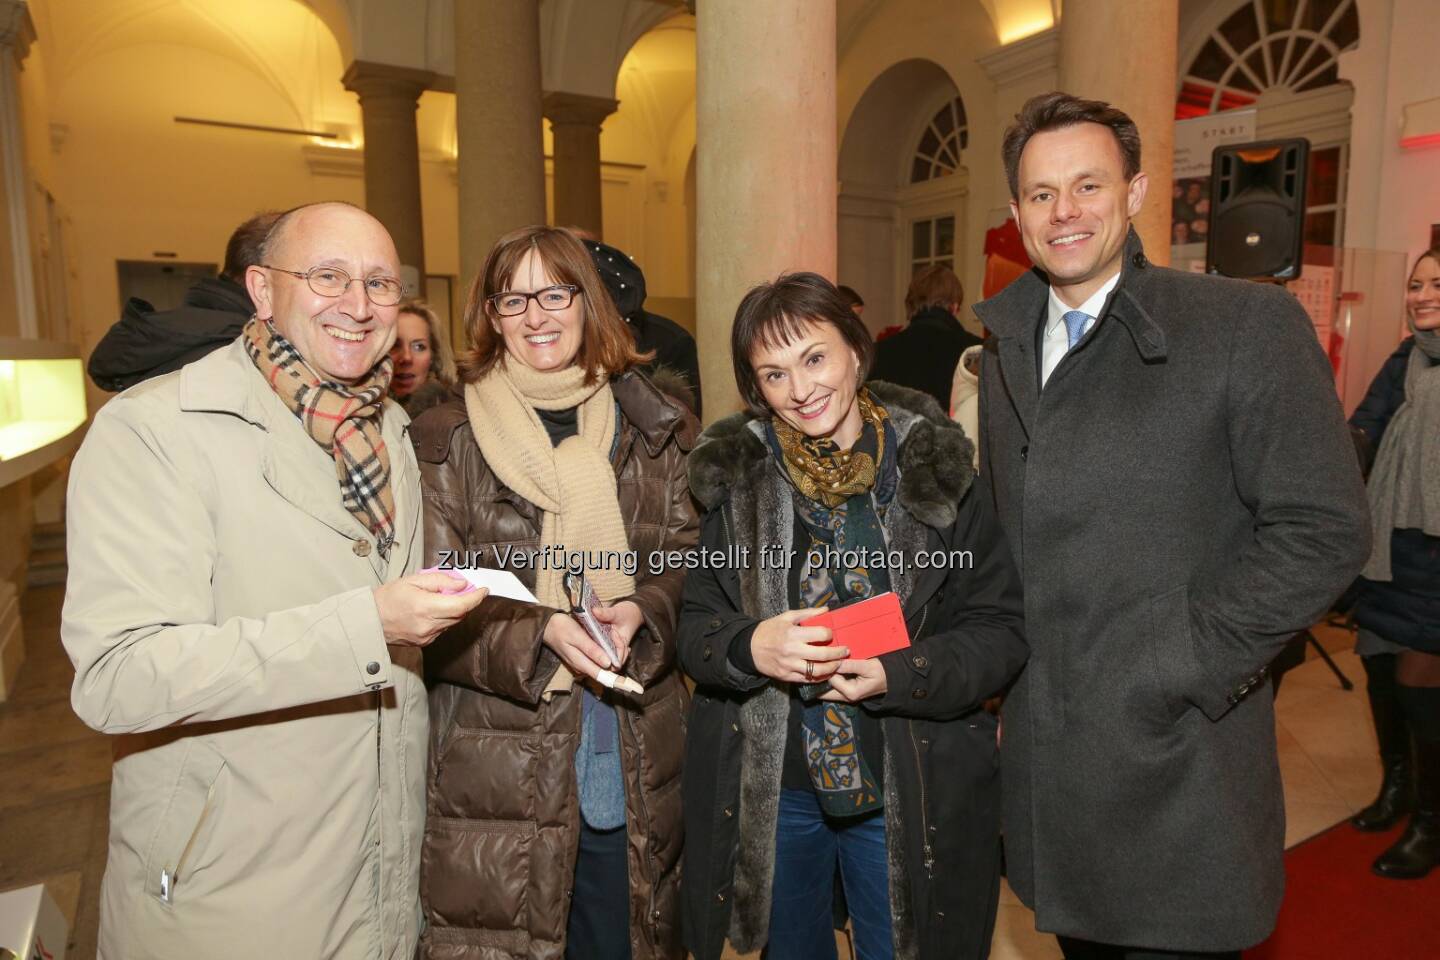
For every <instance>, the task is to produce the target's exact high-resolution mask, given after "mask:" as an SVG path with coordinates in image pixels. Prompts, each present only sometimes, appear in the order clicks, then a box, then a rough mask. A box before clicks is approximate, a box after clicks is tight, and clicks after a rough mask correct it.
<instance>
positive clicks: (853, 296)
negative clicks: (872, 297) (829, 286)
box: [835, 283, 865, 307]
mask: <svg viewBox="0 0 1440 960" xmlns="http://www.w3.org/2000/svg"><path fill="white" fill-rule="evenodd" d="M835 289H836V290H838V291H840V296H842V297H844V298H845V303H846V305H847V306H850V307H863V306H865V298H864V297H862V296H860V294H858V293H856V292H855V288H854V287H847V286H845V284H843V283H842V284H840V286H838V287H836V288H835Z"/></svg>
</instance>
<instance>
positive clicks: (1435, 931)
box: [1245, 823, 1440, 960]
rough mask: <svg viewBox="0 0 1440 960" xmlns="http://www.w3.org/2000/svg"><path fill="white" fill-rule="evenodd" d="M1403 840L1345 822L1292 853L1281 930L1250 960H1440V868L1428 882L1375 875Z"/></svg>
mask: <svg viewBox="0 0 1440 960" xmlns="http://www.w3.org/2000/svg"><path fill="white" fill-rule="evenodd" d="M1399 836H1400V828H1398V827H1397V828H1396V829H1395V830H1392V831H1391V832H1389V833H1385V834H1375V833H1361V832H1360V831H1358V830H1356V829H1354V828H1353V827H1351V826H1350V825H1349V824H1348V823H1341V824H1339V825H1337V826H1334V827H1331V828H1330V829H1329V830H1326V831H1325V832H1324V833H1321V834H1318V835H1316V836H1314V837H1311V838H1310V839H1309V840H1306V841H1305V842H1304V843H1301V844H1300V845H1299V846H1297V847H1295V848H1294V849H1292V850H1290V851H1288V852H1287V853H1286V854H1285V903H1284V905H1283V906H1281V908H1280V921H1279V924H1278V925H1277V926H1276V928H1275V933H1274V934H1273V935H1271V937H1270V939H1269V940H1266V941H1265V942H1264V943H1262V944H1260V945H1259V946H1258V947H1256V948H1255V949H1253V950H1247V951H1246V952H1245V960H1370V958H1376V960H1436V958H1440V869H1437V870H1434V871H1432V872H1431V873H1430V875H1429V876H1428V877H1426V878H1425V879H1424V880H1382V879H1381V878H1379V877H1377V876H1375V875H1374V874H1373V873H1371V872H1370V863H1371V861H1372V860H1374V859H1375V858H1376V857H1377V856H1379V854H1380V852H1381V851H1382V850H1384V849H1385V848H1386V847H1388V846H1389V845H1390V844H1391V843H1393V842H1394V841H1395V840H1396V838H1398V837H1399Z"/></svg>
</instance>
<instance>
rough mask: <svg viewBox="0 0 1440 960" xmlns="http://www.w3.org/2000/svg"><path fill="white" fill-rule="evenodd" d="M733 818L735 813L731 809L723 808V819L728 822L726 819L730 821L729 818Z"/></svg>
mask: <svg viewBox="0 0 1440 960" xmlns="http://www.w3.org/2000/svg"><path fill="white" fill-rule="evenodd" d="M733 816H735V811H734V810H732V809H730V808H729V807H726V808H725V819H727V820H728V819H730V818H731V817H733Z"/></svg>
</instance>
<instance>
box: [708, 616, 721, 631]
mask: <svg viewBox="0 0 1440 960" xmlns="http://www.w3.org/2000/svg"><path fill="white" fill-rule="evenodd" d="M710 629H711V630H719V629H720V618H719V617H713V618H711V620H710Z"/></svg>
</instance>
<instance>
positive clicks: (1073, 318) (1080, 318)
mask: <svg viewBox="0 0 1440 960" xmlns="http://www.w3.org/2000/svg"><path fill="white" fill-rule="evenodd" d="M1060 319H1061V320H1064V321H1065V340H1066V345H1065V349H1067V350H1072V349H1074V347H1075V344H1077V343H1079V342H1080V337H1081V336H1083V335H1084V333H1085V324H1087V323H1089V322H1090V314H1088V313H1086V312H1085V311H1083V310H1071V311H1070V312H1069V313H1067V314H1065V316H1063V317H1061V318H1060Z"/></svg>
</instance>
